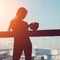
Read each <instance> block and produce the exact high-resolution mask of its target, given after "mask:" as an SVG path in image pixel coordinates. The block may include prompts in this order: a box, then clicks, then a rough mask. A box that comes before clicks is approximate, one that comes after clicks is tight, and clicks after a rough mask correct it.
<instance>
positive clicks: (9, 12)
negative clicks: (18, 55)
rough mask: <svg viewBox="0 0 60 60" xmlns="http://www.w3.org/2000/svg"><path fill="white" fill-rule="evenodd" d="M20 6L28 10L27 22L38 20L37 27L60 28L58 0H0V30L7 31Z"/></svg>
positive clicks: (59, 1) (59, 2)
mask: <svg viewBox="0 0 60 60" xmlns="http://www.w3.org/2000/svg"><path fill="white" fill-rule="evenodd" d="M21 6H23V7H25V8H26V9H27V10H28V15H27V16H26V18H25V20H26V21H27V22H28V23H31V22H39V23H40V27H39V29H60V0H0V31H7V29H8V26H9V23H10V21H11V20H12V19H13V18H14V17H15V14H16V11H17V9H18V8H19V7H21ZM38 39H40V38H38Z"/></svg>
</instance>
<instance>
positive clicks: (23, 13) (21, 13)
mask: <svg viewBox="0 0 60 60" xmlns="http://www.w3.org/2000/svg"><path fill="white" fill-rule="evenodd" d="M26 15H27V10H26V9H25V8H19V9H18V11H17V16H18V17H19V18H20V19H24V18H25V17H26Z"/></svg>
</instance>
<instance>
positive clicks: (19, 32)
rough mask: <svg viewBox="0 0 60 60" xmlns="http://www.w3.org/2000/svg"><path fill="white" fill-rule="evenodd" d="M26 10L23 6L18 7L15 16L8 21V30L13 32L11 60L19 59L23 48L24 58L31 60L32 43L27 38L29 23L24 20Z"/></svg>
mask: <svg viewBox="0 0 60 60" xmlns="http://www.w3.org/2000/svg"><path fill="white" fill-rule="evenodd" d="M26 15H27V10H26V9H25V8H24V7H21V8H19V9H18V11H17V13H16V17H15V18H14V19H13V20H12V21H11V22H10V26H9V28H8V30H9V31H10V30H11V29H12V31H13V34H14V50H13V60H19V59H20V57H21V54H22V51H23V50H24V53H25V60H31V53H32V43H31V41H30V39H29V33H28V27H29V25H28V24H27V23H26V22H25V21H24V18H25V17H26Z"/></svg>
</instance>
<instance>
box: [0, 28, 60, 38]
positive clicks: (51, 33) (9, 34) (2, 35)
mask: <svg viewBox="0 0 60 60" xmlns="http://www.w3.org/2000/svg"><path fill="white" fill-rule="evenodd" d="M29 35H30V37H38V36H39V37H40V36H42V37H43V36H60V29H54V30H37V31H29ZM8 37H14V35H13V33H12V32H8V31H0V38H8Z"/></svg>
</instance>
